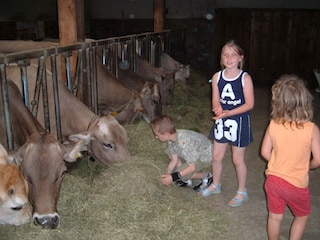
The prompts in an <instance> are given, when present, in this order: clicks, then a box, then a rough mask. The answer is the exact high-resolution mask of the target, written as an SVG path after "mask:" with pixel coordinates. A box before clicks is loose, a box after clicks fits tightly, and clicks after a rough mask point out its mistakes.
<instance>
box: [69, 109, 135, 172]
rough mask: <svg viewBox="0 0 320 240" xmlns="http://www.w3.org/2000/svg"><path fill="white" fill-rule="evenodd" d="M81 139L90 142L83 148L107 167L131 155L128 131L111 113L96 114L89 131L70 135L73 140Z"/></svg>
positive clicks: (127, 158)
mask: <svg viewBox="0 0 320 240" xmlns="http://www.w3.org/2000/svg"><path fill="white" fill-rule="evenodd" d="M79 139H83V140H85V141H86V142H89V144H88V145H86V146H85V148H83V149H82V150H86V151H88V152H89V153H91V155H92V156H94V157H95V158H96V159H97V160H98V161H100V162H101V163H103V164H104V165H106V166H107V167H110V166H111V165H112V164H114V163H116V162H119V161H123V160H129V159H130V157H131V155H130V152H129V149H128V147H127V143H128V133H127V131H126V130H125V128H124V127H123V126H122V125H120V124H119V122H118V121H117V120H116V119H115V118H114V117H113V116H112V115H111V114H108V115H104V116H95V117H94V118H93V119H92V120H91V123H90V124H89V127H88V131H87V132H85V133H79V134H74V135H70V136H69V140H71V141H79Z"/></svg>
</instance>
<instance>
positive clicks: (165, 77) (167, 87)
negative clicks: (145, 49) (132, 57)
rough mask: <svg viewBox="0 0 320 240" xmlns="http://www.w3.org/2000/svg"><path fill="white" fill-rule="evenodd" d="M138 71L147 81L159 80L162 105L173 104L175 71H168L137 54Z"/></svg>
mask: <svg viewBox="0 0 320 240" xmlns="http://www.w3.org/2000/svg"><path fill="white" fill-rule="evenodd" d="M136 73H137V74H138V75H140V76H141V77H143V78H144V79H146V80H147V81H150V82H159V86H160V95H161V103H162V105H164V106H170V105H172V104H173V95H174V87H175V82H174V81H175V79H174V72H169V73H168V72H166V71H164V70H163V69H161V68H157V67H155V66H153V65H152V64H151V63H149V62H148V61H146V60H144V59H143V58H141V57H139V56H138V55H136ZM159 76H160V77H159Z"/></svg>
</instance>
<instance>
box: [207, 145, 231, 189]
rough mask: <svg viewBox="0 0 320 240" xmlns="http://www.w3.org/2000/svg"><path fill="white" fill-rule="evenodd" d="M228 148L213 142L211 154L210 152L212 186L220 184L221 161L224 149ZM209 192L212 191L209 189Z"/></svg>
mask: <svg viewBox="0 0 320 240" xmlns="http://www.w3.org/2000/svg"><path fill="white" fill-rule="evenodd" d="M227 147H228V144H227V143H218V142H216V141H214V143H213V152H212V175H213V182H212V183H213V184H214V185H215V186H218V185H219V184H220V179H221V172H222V160H223V157H224V154H225V152H226V149H227ZM210 188H211V187H209V190H213V189H210Z"/></svg>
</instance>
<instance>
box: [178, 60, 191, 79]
mask: <svg viewBox="0 0 320 240" xmlns="http://www.w3.org/2000/svg"><path fill="white" fill-rule="evenodd" d="M177 67H178V71H176V72H175V79H179V80H181V81H182V82H184V83H185V82H187V79H188V78H189V77H190V65H184V64H181V63H179V64H178V66H177Z"/></svg>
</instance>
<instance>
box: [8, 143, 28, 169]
mask: <svg viewBox="0 0 320 240" xmlns="http://www.w3.org/2000/svg"><path fill="white" fill-rule="evenodd" d="M24 149H25V148H24V147H23V146H22V147H20V149H19V150H11V151H9V154H8V159H7V163H8V164H17V165H18V166H20V165H21V163H22V161H23V157H22V156H23V154H24Z"/></svg>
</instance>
